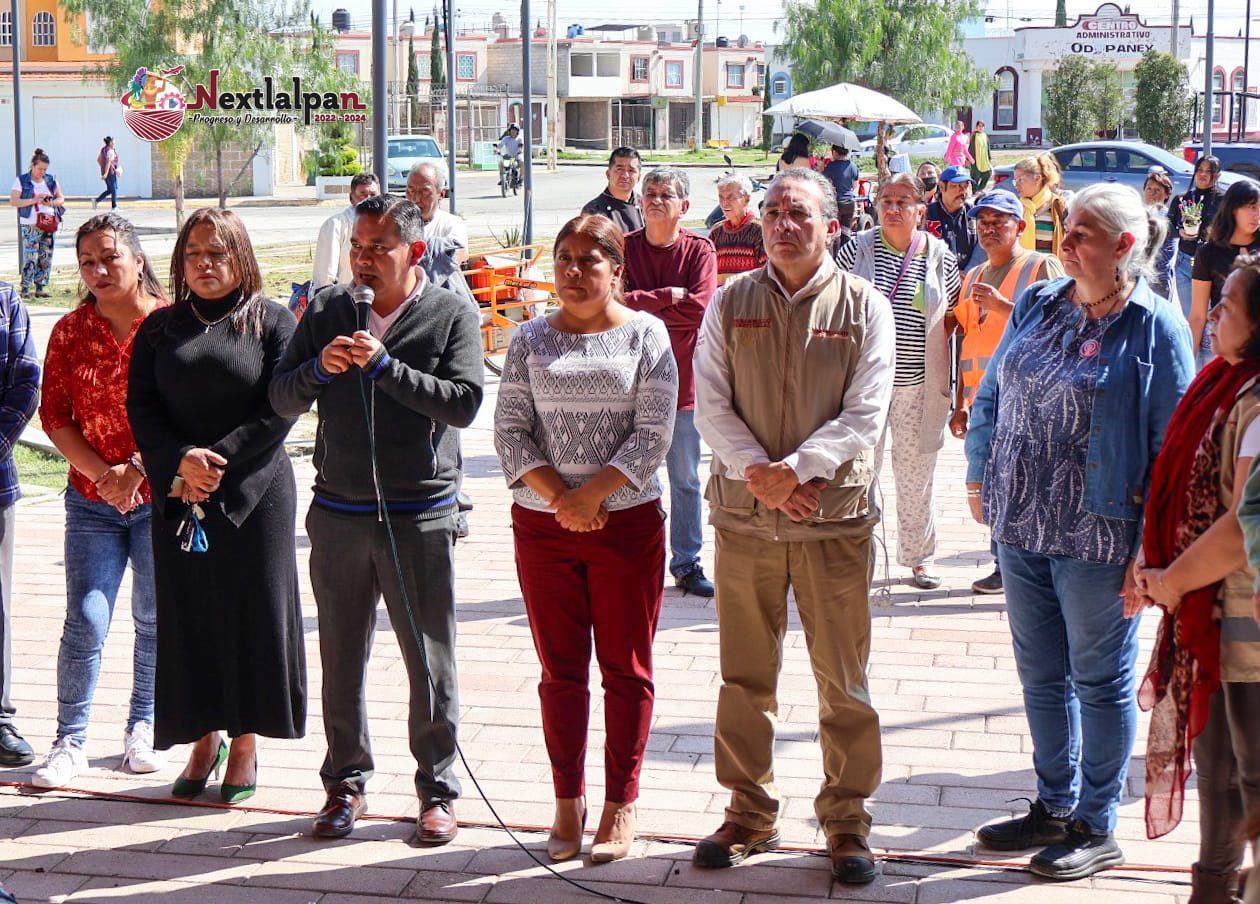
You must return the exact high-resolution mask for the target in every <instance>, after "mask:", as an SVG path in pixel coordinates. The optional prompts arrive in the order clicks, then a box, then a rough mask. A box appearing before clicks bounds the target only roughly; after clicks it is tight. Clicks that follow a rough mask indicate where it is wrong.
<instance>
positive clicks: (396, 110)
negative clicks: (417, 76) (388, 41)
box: [390, 0, 402, 132]
mask: <svg viewBox="0 0 1260 904" xmlns="http://www.w3.org/2000/svg"><path fill="white" fill-rule="evenodd" d="M390 22H391V27H390V32H391V33H392V34H393V36H394V82H393V87H394V105H393V107H392V112H393V114H394V115H393V117H392V118H393V120H394V131H395V132H397V131H399V130H400V129H399V123H400V122H401V120H400V118H399V117H400V116H401V115H402V105H401V103H400V101H401V99H402V98H401V95H402V92H401V91H399V90H398V86H399V83H400V82H401V81H402V79H401V78H400V77H399V70H398V0H394V18H393V19H391V20H390Z"/></svg>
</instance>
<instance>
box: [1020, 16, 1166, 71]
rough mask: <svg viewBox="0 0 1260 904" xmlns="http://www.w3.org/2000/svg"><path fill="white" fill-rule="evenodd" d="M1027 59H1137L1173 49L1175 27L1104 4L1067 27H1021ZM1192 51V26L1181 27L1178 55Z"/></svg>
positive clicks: (1025, 57)
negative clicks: (1153, 23) (1157, 24)
mask: <svg viewBox="0 0 1260 904" xmlns="http://www.w3.org/2000/svg"><path fill="white" fill-rule="evenodd" d="M1017 34H1018V35H1019V36H1020V37H1021V38H1023V44H1024V47H1023V51H1024V59H1026V60H1030V59H1031V60H1043V59H1044V60H1057V59H1059V58H1060V57H1063V56H1066V55H1067V54H1077V55H1079V56H1084V57H1097V58H1105V59H1111V60H1115V59H1136V58H1138V57H1141V56H1142V54H1144V53H1146V52H1147V51H1148V50H1159V51H1163V52H1165V53H1167V52H1168V50H1169V49H1170V42H1171V39H1172V30H1171V29H1170V28H1168V27H1167V26H1164V27H1154V26H1150V25H1147V24H1145V23H1144V22H1143V21H1142V20H1141V18H1140V17H1138V16H1135V15H1130V14H1126V13H1125V12H1123V11H1122V10H1121V9H1120V7H1118V6H1116V5H1115V4H1114V3H1104V4H1103V5H1102V6H1100V7H1098V10H1097V11H1096V12H1094V13H1092V14H1087V15H1083V16H1081V17H1080V18H1079V19H1077V20H1076V22H1075V23H1074V24H1072V25H1069V26H1067V27H1066V28H1045V27H1034V28H1022V29H1019V31H1018V32H1017ZM1189 54H1190V27H1189V26H1188V25H1186V26H1183V27H1182V28H1179V29H1178V35H1177V56H1178V57H1179V58H1182V59H1184V58H1185V57H1187V56H1189Z"/></svg>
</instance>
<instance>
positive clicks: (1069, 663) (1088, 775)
mask: <svg viewBox="0 0 1260 904" xmlns="http://www.w3.org/2000/svg"><path fill="white" fill-rule="evenodd" d="M998 560H999V562H1000V563H1001V567H1002V581H1003V585H1004V586H1005V588H1006V612H1007V618H1008V619H1009V620H1010V625H1011V637H1012V638H1013V639H1014V642H1015V665H1016V667H1017V669H1018V670H1019V680H1020V683H1021V684H1022V685H1023V688H1024V711H1025V713H1026V714H1027V716H1028V728H1029V730H1030V732H1031V734H1032V739H1033V768H1034V769H1035V770H1036V772H1037V796H1038V797H1040V798H1041V802H1042V803H1043V804H1045V805H1046V807H1047V809H1049V810H1050V812H1051V813H1052V814H1053V815H1055V816H1071V817H1072V818H1074V819H1079V820H1081V821H1082V822H1084V823H1085V824H1086V825H1087V826H1088V827H1089V828H1090V831H1092V832H1095V833H1101V832H1112V831H1114V830H1115V827H1116V808H1117V806H1118V804H1119V802H1120V795H1121V793H1122V792H1123V789H1124V779H1125V775H1126V774H1127V773H1128V769H1129V754H1130V753H1131V752H1132V750H1133V742H1134V740H1136V738H1137V701H1136V698H1135V696H1134V685H1135V682H1136V677H1135V674H1136V673H1135V669H1134V666H1135V664H1136V661H1137V651H1138V643H1137V631H1138V623H1139V619H1137V618H1133V619H1126V618H1125V617H1124V612H1123V606H1124V604H1123V601H1122V600H1121V599H1120V588H1121V586H1122V585H1123V583H1124V569H1125V566H1124V565H1101V564H1098V563H1096V562H1084V561H1081V560H1080V559H1070V558H1067V557H1065V556H1046V555H1041V554H1039V553H1032V552H1027V551H1026V550H1023V549H1018V548H1016V547H1014V546H1007V545H1005V544H1002V543H999V544H998Z"/></svg>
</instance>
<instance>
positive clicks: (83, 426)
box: [31, 213, 166, 788]
mask: <svg viewBox="0 0 1260 904" xmlns="http://www.w3.org/2000/svg"><path fill="white" fill-rule="evenodd" d="M75 251H76V253H77V254H78V258H79V276H80V278H81V279H82V286H83V288H82V293H83V301H82V303H81V304H80V305H79V306H78V307H77V308H75V309H74V310H73V311H71V312H70V313H69V314H67V315H66V316H65V317H63V318H61V320H59V321H58V322H57V325H56V326H54V327H53V331H52V336H51V337H50V338H49V340H48V351H47V354H46V355H45V357H44V387H43V392H42V395H41V403H40V408H39V414H40V418H41V420H42V421H43V427H44V432H45V433H47V434H48V438H49V439H51V440H52V442H53V444H54V445H55V446H56V447H57V449H58V451H60V452H61V454H62V455H64V456H65V457H66V460H67V461H68V462H69V463H70V479H69V484H70V485H69V487H68V488H67V489H66V536H65V544H66V548H65V562H66V622H65V626H64V628H63V629H62V634H61V649H60V652H59V653H58V655H57V740H56V742H55V743H54V744H53V746H52V750H51V751H49V753H48V756H47V757H46V758H45V759H44V762H43V763H42V764H41V765H40V767H39V768H38V769H37V770H36V771H35V775H34V777H33V778H32V780H31V781H32V783H33V784H34V785H36V786H37V787H40V788H59V787H61V786H63V785H66V784H68V783H69V782H70V781H71V780H72V779H73V778H74V777H75V776H76V775H78V774H79V772H81V771H82V770H83V769H84V768H86V766H87V756H86V754H85V753H84V750H83V746H84V744H85V743H86V742H87V726H88V712H89V710H90V709H91V706H92V694H93V692H94V691H95V690H96V680H97V676H98V675H99V674H100V669H101V649H102V647H104V645H105V635H106V634H107V633H108V632H109V625H110V620H111V617H112V615H113V612H114V603H115V601H116V599H117V597H118V585H119V583H120V582H121V581H122V577H123V572H124V571H125V570H126V568H127V563H128V562H130V563H131V619H132V622H133V623H134V624H135V631H136V637H135V654H134V665H133V678H132V681H133V684H132V690H131V706H130V713H129V715H128V717H127V728H126V732H125V733H124V735H123V745H124V753H123V766H124V767H126V768H128V769H130V770H131V771H132V772H155V771H157V770H158V769H160V768H161V767H162V764H163V758H162V756H161V755H160V754H158V753H157V752H155V751H154V750H153V670H154V660H155V657H156V652H155V643H156V625H155V619H156V613H155V609H154V592H153V547H152V544H151V542H150V540H149V525H150V496H149V484H148V481H147V480H146V479H145V471H144V464H143V462H142V461H141V460H140V456H139V454H138V453H137V452H136V443H135V440H134V439H133V438H132V435H131V427H130V425H129V424H128V423H127V408H126V404H127V369H128V367H129V366H130V362H131V349H132V345H133V344H134V341H135V337H136V331H137V330H138V329H139V327H140V323H141V321H143V320H144V318H145V317H147V316H148V315H149V313H150V312H151V311H152V310H153V309H154V308H156V307H158V306H160V305H164V304H166V293H164V292H163V291H162V287H161V284H160V283H159V282H158V280H157V276H156V275H155V274H154V272H153V268H152V266H150V264H149V260H148V258H147V257H146V256H145V254H144V252H143V251H142V250H141V248H140V240H139V239H138V238H137V237H136V230H135V227H134V226H132V225H131V223H130V222H129V221H127V220H125V219H123V218H122V217H120V216H118V215H117V214H112V213H109V214H101V215H99V216H95V217H92V218H91V219H90V220H88V221H87V222H86V223H84V224H83V225H82V226H81V227H79V232H78V234H77V235H76V236H75Z"/></svg>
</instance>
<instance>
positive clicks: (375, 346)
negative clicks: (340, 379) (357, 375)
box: [319, 330, 381, 374]
mask: <svg viewBox="0 0 1260 904" xmlns="http://www.w3.org/2000/svg"><path fill="white" fill-rule="evenodd" d="M380 348H381V341H380V340H379V339H377V338H376V337H375V336H373V335H372V334H371V333H369V332H368V331H367V330H355V332H354V334H353V335H350V336H334V337H333V338H332V340H331V341H330V342H329V343H328V344H327V345H325V346H324V350H323V351H321V352H320V353H319V366H320V367H322V368H323V369H324V372H325V373H330V374H343V373H345V372H346V371H348V370H349V369H350V368H351V367H352V366H353V367H359V368H364V367H367V363H368V361H370V360H372V356H373V355H375V354H376V353H377V352H378V351H379V350H380Z"/></svg>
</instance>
